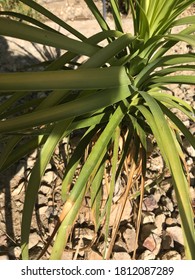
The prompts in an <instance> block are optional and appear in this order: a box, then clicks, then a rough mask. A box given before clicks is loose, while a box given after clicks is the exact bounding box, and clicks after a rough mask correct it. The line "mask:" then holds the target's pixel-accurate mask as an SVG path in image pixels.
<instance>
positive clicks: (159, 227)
mask: <svg viewBox="0 0 195 280" xmlns="http://www.w3.org/2000/svg"><path fill="white" fill-rule="evenodd" d="M165 219H166V217H165V215H164V214H159V215H157V216H156V218H155V225H156V229H154V230H153V232H154V233H155V234H157V235H159V236H160V235H161V233H162V229H163V223H164V222H165Z"/></svg>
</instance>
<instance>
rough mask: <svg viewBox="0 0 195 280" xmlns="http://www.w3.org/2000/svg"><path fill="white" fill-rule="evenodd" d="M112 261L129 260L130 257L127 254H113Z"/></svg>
mask: <svg viewBox="0 0 195 280" xmlns="http://www.w3.org/2000/svg"><path fill="white" fill-rule="evenodd" d="M112 259H113V260H131V257H130V255H129V254H128V253H127V252H114V253H113V257H112Z"/></svg>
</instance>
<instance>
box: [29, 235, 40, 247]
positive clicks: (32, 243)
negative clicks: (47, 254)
mask: <svg viewBox="0 0 195 280" xmlns="http://www.w3.org/2000/svg"><path fill="white" fill-rule="evenodd" d="M39 241H40V237H39V235H38V234H37V233H36V232H33V233H31V234H30V238H29V249H31V248H32V247H34V246H36V245H37V244H38V242H39Z"/></svg>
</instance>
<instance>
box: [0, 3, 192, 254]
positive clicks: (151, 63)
mask: <svg viewBox="0 0 195 280" xmlns="http://www.w3.org/2000/svg"><path fill="white" fill-rule="evenodd" d="M21 2H23V3H24V4H26V5H28V6H29V7H31V8H32V9H34V10H35V11H36V12H38V13H40V14H41V15H42V16H45V17H46V18H48V19H49V20H51V21H53V22H55V23H57V24H59V25H60V27H61V30H62V29H65V30H67V31H68V32H69V33H71V34H72V35H74V39H72V38H69V37H67V36H66V35H64V34H62V33H61V32H60V31H56V30H54V29H52V28H51V27H49V26H48V25H46V24H45V23H43V22H39V21H38V20H35V19H33V18H31V17H28V16H26V15H23V14H18V13H14V12H6V11H5V12H0V35H4V36H11V37H16V38H20V39H23V40H27V41H30V42H36V43H40V44H43V45H46V46H52V47H55V48H60V49H62V50H65V53H64V54H62V55H61V56H60V57H59V58H57V59H55V60H53V61H47V64H44V70H43V71H40V70H37V71H34V72H15V73H1V74H0V95H1V97H3V100H4V102H2V103H1V105H0V114H1V123H0V133H1V138H0V139H1V142H2V143H3V144H4V149H3V151H2V153H1V157H0V170H1V171H3V170H5V169H6V168H8V167H9V166H10V165H12V164H13V163H15V162H17V161H18V160H20V159H21V158H22V157H24V156H25V155H28V154H30V153H31V152H32V151H34V150H35V149H38V151H39V153H38V157H37V160H36V163H35V165H34V167H33V169H32V172H31V175H30V179H29V182H28V187H27V190H26V194H25V202H24V209H23V216H22V226H21V248H22V258H23V259H28V258H29V252H28V243H29V233H30V226H31V218H32V214H33V209H34V205H35V202H36V199H37V194H38V190H39V187H40V184H41V180H42V177H43V175H44V173H45V170H46V167H47V165H48V163H49V162H50V160H51V159H52V156H53V153H54V151H55V149H56V147H57V145H58V144H59V143H60V141H61V140H62V139H63V138H64V137H69V136H71V135H72V133H73V132H74V131H76V130H81V131H82V132H83V134H82V137H81V139H80V141H79V143H78V145H77V147H76V149H75V151H74V152H73V153H72V154H71V156H70V158H69V160H68V162H67V165H66V167H65V170H64V174H63V180H62V189H61V191H62V199H63V201H64V206H63V210H62V213H61V215H60V217H59V221H58V224H57V227H56V230H55V231H54V234H56V238H55V242H54V245H53V248H52V252H51V257H50V258H51V259H60V258H61V255H62V252H63V250H64V247H65V246H66V243H67V240H68V237H69V235H70V232H71V228H72V227H73V225H74V223H75V220H76V218H77V216H78V214H79V210H80V208H81V205H82V202H83V200H84V198H85V196H86V194H87V195H90V210H89V211H91V217H92V222H93V224H94V228H95V231H96V232H98V230H99V229H100V228H101V227H102V226H104V229H105V239H106V237H107V236H108V232H109V230H108V229H109V218H110V212H111V206H112V203H113V199H112V198H113V195H114V192H115V186H116V184H117V182H118V180H119V178H120V176H121V174H122V172H124V171H125V172H126V174H127V178H128V179H127V182H126V185H125V191H124V192H123V194H122V195H121V197H120V199H119V205H120V207H119V209H118V214H117V217H116V224H115V229H113V232H112V235H113V236H112V242H111V243H110V244H109V246H108V248H106V250H105V254H104V258H106V259H108V258H110V254H111V251H112V245H113V244H112V243H113V242H114V240H115V236H116V233H117V228H118V225H119V222H120V219H121V216H122V213H123V209H124V206H125V204H126V201H127V199H128V196H129V194H130V191H131V188H132V186H133V184H134V182H135V180H138V182H139V185H140V193H141V195H140V205H141V201H142V197H143V192H144V188H145V173H146V163H147V156H148V149H149V148H148V141H147V140H148V137H151V136H152V137H154V139H155V141H156V143H157V145H158V147H159V149H160V151H161V154H162V157H163V159H164V161H165V163H166V166H167V168H168V169H169V171H170V174H171V177H172V183H173V186H174V189H175V193H176V197H177V202H178V209H179V213H180V216H181V225H182V230H183V236H184V247H185V254H186V258H187V259H195V232H194V216H193V211H192V204H191V200H190V196H189V182H188V180H187V177H188V174H187V169H186V164H185V157H184V154H183V150H182V143H181V141H180V135H181V134H183V135H184V136H185V138H186V139H187V140H188V141H189V143H190V144H191V145H192V146H193V147H194V148H195V141H194V138H193V136H192V134H191V133H190V132H189V130H188V129H187V128H186V127H185V125H184V124H183V123H182V121H181V120H180V119H179V118H178V117H177V115H176V114H174V113H173V110H172V109H175V108H176V109H177V110H179V111H181V112H182V113H183V114H185V115H186V116H187V117H188V118H189V119H191V120H192V121H194V115H193V114H194V112H193V109H192V108H191V107H190V105H189V104H188V103H187V102H185V101H183V100H181V99H179V98H178V97H176V96H174V95H172V94H171V90H170V84H192V85H194V84H195V76H194V72H195V66H194V62H195V56H194V54H187V53H183V54H171V52H170V50H171V48H172V47H173V46H174V45H175V44H176V43H178V42H180V41H184V42H186V43H187V44H189V45H191V46H194V45H195V37H194V32H195V16H188V17H180V15H181V14H182V12H183V11H185V10H186V9H187V8H188V7H189V6H190V5H191V4H193V3H194V1H193V0H179V1H178V0H169V1H166V0H161V1H158V0H152V1H151V0H135V1H133V0H129V1H128V0H126V1H125V2H126V3H127V5H128V7H130V10H131V17H130V16H129V17H130V19H129V20H132V21H133V26H134V34H130V33H125V32H124V31H123V25H122V21H121V17H120V12H119V7H118V1H117V0H110V5H111V8H112V15H113V20H114V22H115V29H114V30H113V29H110V27H109V25H108V23H107V22H106V20H105V19H104V18H103V17H102V15H101V13H100V12H99V10H98V9H97V7H96V5H95V3H94V1H92V0H85V2H86V4H87V6H88V7H89V9H90V10H91V12H92V13H93V15H94V18H95V19H96V20H97V22H98V23H99V25H100V27H101V30H102V31H101V32H98V33H97V34H94V35H93V36H91V37H89V38H86V37H85V35H83V34H81V33H80V32H79V30H75V29H74V28H72V27H71V26H70V25H68V24H67V23H65V22H64V21H62V19H60V18H58V17H56V16H55V15H54V14H52V13H51V12H49V11H48V10H46V9H45V8H44V7H43V6H41V5H39V4H37V3H36V2H34V1H31V0H28V1H27V0H21ZM8 15H9V16H12V17H11V19H10V18H8V17H7V16H8ZM175 26H181V27H183V29H181V31H180V32H179V33H174V32H173V31H172V30H173V27H175ZM103 41H104V42H106V43H105V44H104V47H102V44H101V42H103ZM82 55H84V56H85V57H87V59H85V60H84V62H83V63H77V64H76V66H75V67H72V66H73V65H74V62H75V60H76V59H77V58H78V56H82ZM45 65H46V66H45ZM186 73H187V74H186ZM40 91H43V92H47V94H46V95H44V97H42V98H39V97H38V95H36V94H37V92H40ZM30 95H34V96H35V98H33V99H28V101H23V103H22V105H18V104H21V103H20V102H19V101H21V100H26V99H25V97H27V96H30ZM86 151H87V152H86ZM80 164H82V167H81V168H79V170H80V171H79V172H78V166H80ZM108 170H109V174H108ZM75 174H77V176H76V177H75ZM108 176H109V178H108ZM73 182H74V183H73ZM105 182H106V183H105ZM105 184H106V189H107V194H108V195H107V200H106V202H105V203H104V204H102V200H103V190H102V189H103V185H105ZM138 228H139V218H138V221H137V229H138ZM54 234H53V235H52V237H53V236H54Z"/></svg>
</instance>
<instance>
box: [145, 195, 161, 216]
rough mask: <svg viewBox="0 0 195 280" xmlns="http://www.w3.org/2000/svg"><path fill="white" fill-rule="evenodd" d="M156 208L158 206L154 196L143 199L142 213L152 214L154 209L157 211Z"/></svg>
mask: <svg viewBox="0 0 195 280" xmlns="http://www.w3.org/2000/svg"><path fill="white" fill-rule="evenodd" d="M157 208H158V204H157V202H156V200H155V198H154V195H149V196H147V197H145V198H144V200H143V206H142V210H143V211H149V212H152V211H153V210H154V209H157Z"/></svg>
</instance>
